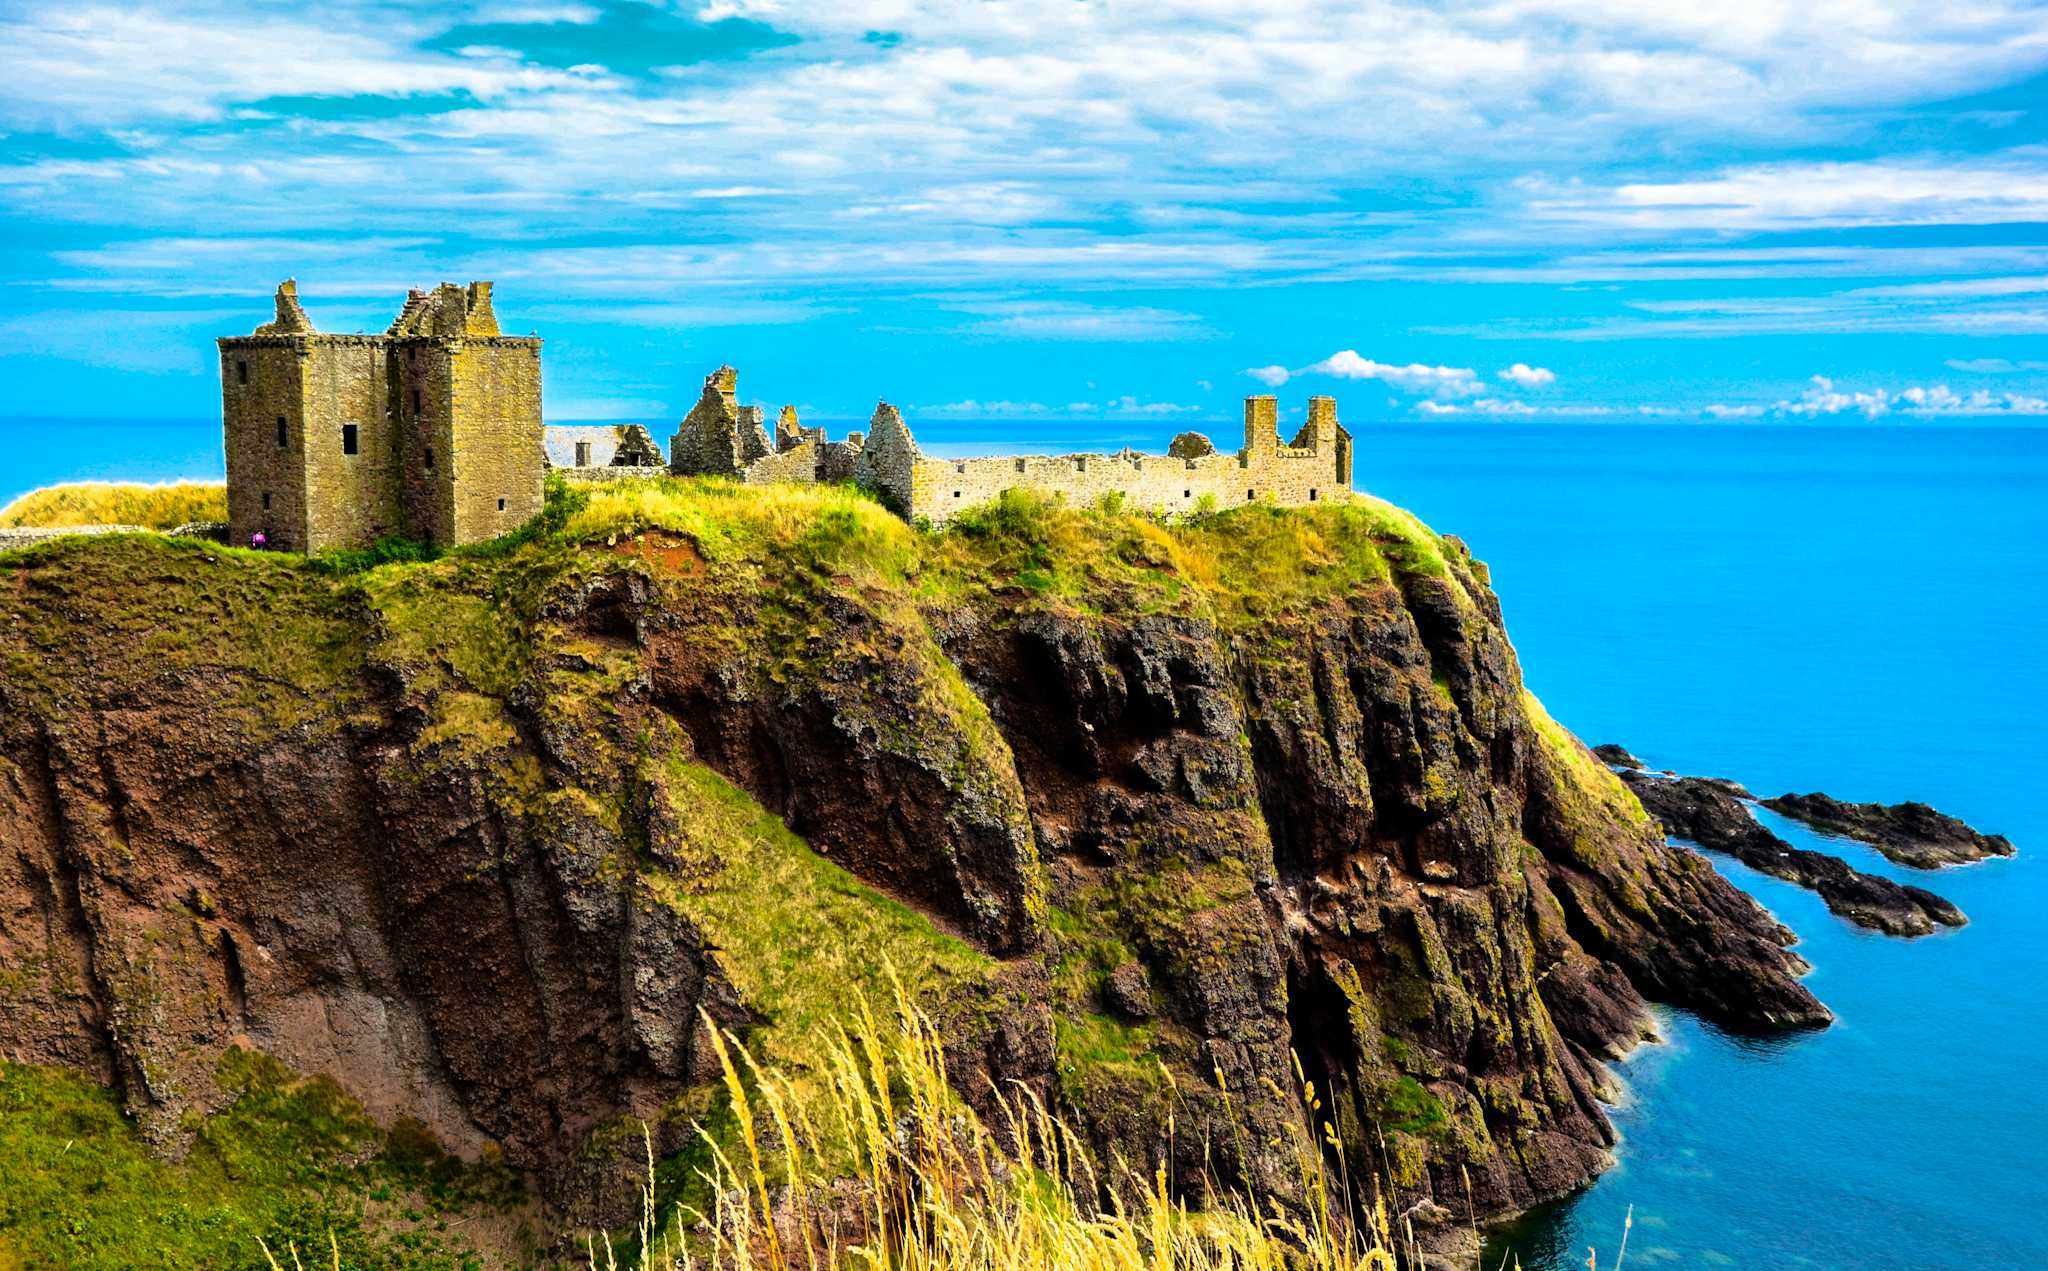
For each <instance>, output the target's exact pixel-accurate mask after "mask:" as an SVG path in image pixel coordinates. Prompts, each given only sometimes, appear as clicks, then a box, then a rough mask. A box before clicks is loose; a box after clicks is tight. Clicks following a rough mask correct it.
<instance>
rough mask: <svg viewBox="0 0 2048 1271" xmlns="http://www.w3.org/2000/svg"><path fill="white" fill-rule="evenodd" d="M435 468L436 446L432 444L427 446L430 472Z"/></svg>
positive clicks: (428, 469)
mask: <svg viewBox="0 0 2048 1271" xmlns="http://www.w3.org/2000/svg"><path fill="white" fill-rule="evenodd" d="M433 470H434V448H433V447H432V446H428V447H427V471H428V472H432V471H433Z"/></svg>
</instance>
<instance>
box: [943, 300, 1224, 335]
mask: <svg viewBox="0 0 2048 1271" xmlns="http://www.w3.org/2000/svg"><path fill="white" fill-rule="evenodd" d="M951 307H952V308H956V309H960V310H963V311H965V312H968V313H975V314H982V315H984V316H983V317H982V318H981V319H980V320H979V321H976V322H972V323H969V324H967V326H965V327H964V328H962V329H963V330H965V331H967V332H969V333H972V334H975V335H996V336H1006V337H1009V338H1011V339H1020V340H1104V341H1116V342H1145V343H1150V342H1153V341H1159V340H1194V339H1201V338H1204V337H1206V336H1207V335H1208V334H1209V330H1208V328H1207V327H1205V326H1203V325H1202V320H1201V318H1200V317H1199V316H1198V315H1196V314H1192V313H1180V312H1177V311H1175V310H1172V309H1156V308H1151V307H1147V306H1133V307H1126V308H1119V307H1114V306H1106V305H1090V304H1076V303H1070V302H1065V301H1041V300H1003V301H975V302H969V303H964V304H955V305H952V306H951Z"/></svg>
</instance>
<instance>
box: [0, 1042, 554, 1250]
mask: <svg viewBox="0 0 2048 1271" xmlns="http://www.w3.org/2000/svg"><path fill="white" fill-rule="evenodd" d="M221 1068H222V1073H221V1076H222V1080H223V1084H226V1085H228V1086H229V1087H230V1088H231V1089H235V1090H236V1091H238V1097H237V1098H236V1099H235V1101H234V1102H233V1103H232V1104H230V1105H229V1106H228V1107H227V1108H225V1109H224V1110H222V1111H221V1112H220V1113H218V1114H216V1115H214V1116H212V1117H209V1118H207V1119H206V1120H205V1121H203V1122H202V1123H200V1125H199V1126H198V1136H197V1139H196V1141H195V1143H194V1145H193V1148H192V1151H191V1153H190V1154H189V1155H188V1156H187V1157H186V1159H185V1160H184V1161H183V1162H182V1163H179V1164H176V1165H172V1164H166V1163H164V1162H162V1161H159V1160H157V1159H156V1158H155V1157H153V1156H151V1155H150V1154H149V1152H148V1151H147V1150H146V1149H145V1148H144V1147H143V1145H142V1143H141V1140H140V1139H139V1138H138V1137H137V1136H136V1134H135V1131H134V1128H133V1127H132V1126H131V1125H130V1124H129V1123H128V1122H127V1121H126V1120H125V1119H124V1118H123V1117H122V1115H121V1113H120V1111H119V1110H118V1109H117V1108H116V1106H115V1104H114V1101H113V1099H112V1097H111V1096H109V1095H108V1094H107V1092H105V1091H103V1090H101V1089H99V1088H97V1087H96V1086H94V1085H93V1084H92V1083H91V1082H89V1081H87V1080H86V1079H84V1078H83V1077H80V1076H78V1075H76V1074H73V1073H69V1072H63V1071H59V1070H55V1069H47V1068H33V1067H27V1066H24V1065H19V1064H0V1163H4V1182H0V1268H10V1269H11V1268H15V1267H96V1268H107V1269H109V1271H113V1269H115V1268H127V1267H135V1268H143V1267H149V1268H179V1269H182V1268H194V1269H199V1268H205V1269H212V1268H223V1269H229V1268H251V1269H254V1268H260V1267H263V1266H265V1265H266V1263H265V1260H264V1256H263V1245H266V1244H267V1245H269V1246H270V1247H271V1248H272V1249H274V1250H276V1251H277V1252H278V1255H279V1257H281V1258H288V1250H289V1249H290V1248H292V1247H296V1248H297V1249H298V1250H299V1251H300V1252H301V1253H302V1254H305V1255H307V1256H306V1261H307V1263H308V1265H328V1264H329V1260H330V1259H331V1258H332V1257H333V1256H334V1255H333V1250H335V1249H338V1250H339V1254H340V1257H341V1259H342V1262H343V1265H344V1266H347V1267H351V1268H360V1269H368V1268H379V1269H390V1271H398V1269H400V1268H405V1269H407V1271H412V1269H418V1271H427V1269H430V1268H431V1269H435V1271H439V1269H441V1268H450V1269H452V1268H462V1267H473V1266H481V1265H482V1261H481V1259H479V1258H478V1257H477V1256H476V1255H474V1254H473V1253H471V1252H470V1251H469V1250H468V1249H467V1247H466V1246H465V1245H464V1244H463V1243H462V1241H461V1240H460V1239H459V1238H456V1237H455V1236H453V1235H451V1234H450V1222H451V1220H456V1219H460V1218H461V1217H463V1216H475V1215H480V1214H485V1213H496V1212H501V1211H507V1210H510V1209H514V1208H516V1207H517V1206H519V1205H520V1204H521V1193H520V1187H519V1183H518V1180H517V1179H516V1177H514V1176H513V1175H511V1174H510V1173H509V1172H507V1171H505V1170H502V1169H494V1168H491V1167H489V1166H476V1165H464V1164H463V1163H461V1162H459V1161H454V1160H452V1159H449V1158H446V1157H444V1156H442V1155H441V1154H440V1152H439V1150H438V1149H437V1148H435V1147H434V1146H433V1143H432V1140H431V1139H429V1138H427V1137H425V1135H424V1132H423V1131H422V1130H421V1129H420V1128H419V1127H418V1126H417V1123H412V1124H406V1123H401V1124H400V1125H398V1126H396V1127H393V1128H390V1129H384V1128H380V1127H378V1126H376V1125H374V1124H372V1123H371V1122H370V1120H369V1119H368V1118H367V1117H366V1116H364V1114H363V1111H362V1109H361V1107H359V1106H358V1105H357V1104H356V1103H355V1101H354V1100H352V1099H350V1098H349V1097H348V1095H347V1094H346V1093H344V1092H343V1091H342V1090H341V1089H340V1088H339V1087H338V1086H336V1085H334V1084H333V1083H332V1082H330V1081H327V1080H325V1079H324V1078H319V1077H315V1078H312V1079H311V1080H305V1081H298V1080H293V1079H292V1078H291V1077H290V1076H289V1075H288V1074H286V1073H284V1072H283V1071H282V1070H280V1069H279V1068H278V1067H277V1065H275V1064H274V1063H272V1062H271V1061H270V1060H268V1059H266V1058H264V1057H263V1056H261V1055H257V1054H254V1053H252V1052H249V1051H230V1052H228V1054H227V1056H226V1057H225V1058H224V1059H223V1060H222V1063H221ZM330 1233H331V1239H332V1240H333V1242H334V1244H333V1246H332V1248H330V1246H329V1240H330ZM259 1242H260V1243H259Z"/></svg>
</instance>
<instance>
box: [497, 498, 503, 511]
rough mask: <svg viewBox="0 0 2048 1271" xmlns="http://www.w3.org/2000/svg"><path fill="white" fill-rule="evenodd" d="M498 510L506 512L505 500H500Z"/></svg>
mask: <svg viewBox="0 0 2048 1271" xmlns="http://www.w3.org/2000/svg"><path fill="white" fill-rule="evenodd" d="M498 510H499V511H500V512H502V511H504V510H505V500H503V499H499V500H498Z"/></svg>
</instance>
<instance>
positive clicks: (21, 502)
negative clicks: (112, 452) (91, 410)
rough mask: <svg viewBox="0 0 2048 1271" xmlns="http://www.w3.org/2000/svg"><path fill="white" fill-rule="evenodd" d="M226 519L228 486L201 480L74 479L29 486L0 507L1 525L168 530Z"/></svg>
mask: <svg viewBox="0 0 2048 1271" xmlns="http://www.w3.org/2000/svg"><path fill="white" fill-rule="evenodd" d="M227 519H228V488H227V487H226V486H224V485H220V484H218V483H214V482H201V481H179V482H175V483H172V484H168V485H139V484H119V483H114V482H105V481H79V482H74V483H72V484H69V485H53V486H48V487H46V488H44V489H41V490H31V491H29V492H28V493H27V494H24V495H22V496H21V497H20V498H18V499H16V500H15V501H14V502H12V503H10V504H8V505H7V506H6V507H4V508H0V529H30V528H45V527H47V528H61V527H63V526H68V525H140V526H143V527H144V528H146V529H153V530H168V529H171V528H173V527H174V526H179V525H183V524H185V523H186V522H188V521H225V520H227Z"/></svg>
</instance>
